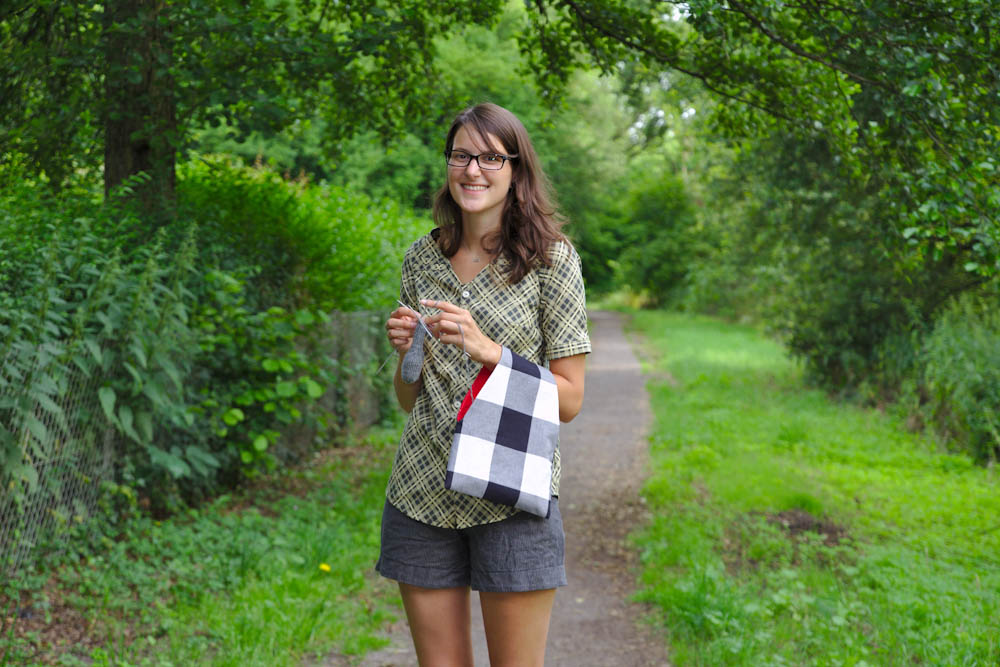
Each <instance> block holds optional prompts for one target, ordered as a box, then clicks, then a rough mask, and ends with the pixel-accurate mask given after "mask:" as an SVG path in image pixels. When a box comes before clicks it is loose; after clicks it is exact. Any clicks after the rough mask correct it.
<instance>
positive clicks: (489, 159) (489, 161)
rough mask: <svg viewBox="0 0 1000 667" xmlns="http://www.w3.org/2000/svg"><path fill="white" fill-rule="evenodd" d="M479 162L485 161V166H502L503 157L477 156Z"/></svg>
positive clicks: (488, 154) (493, 155)
mask: <svg viewBox="0 0 1000 667" xmlns="http://www.w3.org/2000/svg"><path fill="white" fill-rule="evenodd" d="M479 159H480V160H485V161H486V163H487V164H491V165H492V164H503V156H502V155H497V154H496V153H486V154H485V155H480V156H479Z"/></svg>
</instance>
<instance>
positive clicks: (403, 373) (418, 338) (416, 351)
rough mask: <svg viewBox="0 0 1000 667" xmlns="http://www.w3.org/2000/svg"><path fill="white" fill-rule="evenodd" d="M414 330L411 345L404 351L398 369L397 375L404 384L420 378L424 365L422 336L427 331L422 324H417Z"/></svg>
mask: <svg viewBox="0 0 1000 667" xmlns="http://www.w3.org/2000/svg"><path fill="white" fill-rule="evenodd" d="M417 324H418V326H417V328H416V330H415V331H414V332H413V344H412V345H410V349H409V350H407V351H406V355H405V356H404V357H403V364H402V366H401V367H400V369H399V375H400V377H402V378H403V382H405V383H406V384H413V383H414V382H416V381H417V380H418V379H419V378H420V369H421V368H423V365H424V336H426V335H427V329H426V328H425V327H424V323H423V322H418V323H417Z"/></svg>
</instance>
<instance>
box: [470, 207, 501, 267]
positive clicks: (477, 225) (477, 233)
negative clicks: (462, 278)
mask: <svg viewBox="0 0 1000 667" xmlns="http://www.w3.org/2000/svg"><path fill="white" fill-rule="evenodd" d="M499 229H500V216H499V215H496V216H493V215H491V216H474V215H463V216H462V248H463V249H465V250H466V251H468V252H470V253H471V254H473V255H478V256H480V257H486V256H488V255H489V253H487V252H486V251H485V250H484V249H483V239H484V238H486V237H487V236H488V235H490V234H492V233H494V232H496V231H498V230H499Z"/></svg>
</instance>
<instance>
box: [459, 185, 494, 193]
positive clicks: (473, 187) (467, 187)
mask: <svg viewBox="0 0 1000 667" xmlns="http://www.w3.org/2000/svg"><path fill="white" fill-rule="evenodd" d="M487 187H488V186H486V185H469V184H463V185H462V189H463V190H473V191H476V192H481V191H483V190H485V189H486V188H487Z"/></svg>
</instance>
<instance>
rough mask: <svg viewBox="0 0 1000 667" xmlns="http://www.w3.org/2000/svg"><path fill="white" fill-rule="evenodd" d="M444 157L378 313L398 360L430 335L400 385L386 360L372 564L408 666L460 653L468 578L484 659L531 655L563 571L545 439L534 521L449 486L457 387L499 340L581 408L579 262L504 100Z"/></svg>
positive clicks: (538, 646)
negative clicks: (397, 426) (390, 425)
mask: <svg viewBox="0 0 1000 667" xmlns="http://www.w3.org/2000/svg"><path fill="white" fill-rule="evenodd" d="M445 157H446V162H447V165H448V166H447V183H446V184H445V186H444V187H442V188H441V190H440V191H439V192H438V194H437V197H436V199H435V202H434V218H435V221H436V222H437V223H438V225H439V227H438V228H437V229H435V230H433V231H432V232H431V233H430V234H428V235H426V236H424V237H423V238H421V239H419V240H418V241H416V242H415V243H414V244H413V245H412V246H411V247H410V248H409V250H407V252H406V256H405V258H404V260H403V268H402V285H401V290H400V301H401V302H402V303H404V304H406V307H404V306H401V307H399V308H397V309H396V310H395V311H393V313H392V314H391V315H390V317H389V319H388V321H387V322H386V330H387V332H388V337H389V340H390V341H391V343H392V345H393V347H394V348H395V349H396V351H397V352H398V353H399V356H400V360H402V359H403V357H404V355H405V354H406V352H407V351H408V350H409V349H410V346H411V344H412V342H413V337H414V333H415V331H416V328H417V327H418V326H424V325H426V327H427V331H428V332H429V333H430V337H431V340H428V341H426V342H425V343H424V351H425V358H424V361H423V366H422V369H421V374H420V377H419V379H417V380H416V381H415V382H412V383H407V382H405V381H404V380H403V377H402V375H401V372H400V367H397V370H396V376H395V379H394V386H395V390H396V397H397V398H398V400H399V403H400V405H401V406H402V407H403V409H404V410H405V411H407V412H408V413H409V418H408V419H407V423H406V427H405V429H404V431H403V436H402V438H401V441H400V447H399V451H398V452H397V455H396V460H395V463H394V465H393V471H392V476H391V477H390V480H389V486H388V489H387V493H386V505H385V509H384V511H383V516H382V547H381V554H380V557H379V562H378V565H377V569H378V571H379V572H380V573H381V574H382V575H383V576H385V577H388V578H390V579H394V580H396V581H398V582H399V588H400V592H401V595H402V598H403V604H404V607H405V609H406V616H407V619H408V621H409V625H410V631H411V633H412V636H413V642H414V646H415V648H416V652H417V656H418V658H419V660H420V664H421V665H423V666H428V665H434V666H435V667H436V666H444V665H449V666H450V665H456V666H458V665H462V666H464V665H472V662H473V657H472V642H471V637H470V624H471V621H470V608H469V605H470V593H469V590H470V587H471V588H474V589H476V590H478V591H479V598H480V603H481V605H482V611H483V621H484V625H485V631H486V639H487V645H488V647H489V654H490V664H491V665H492V666H493V667H502V666H504V665H518V666H524V665H542V664H543V662H544V658H545V642H546V636H547V634H548V627H549V618H550V616H551V612H552V603H553V600H554V598H555V589H556V587H557V586H562V585H565V583H566V575H565V569H564V564H563V530H562V520H561V518H560V515H559V507H558V498H557V496H558V493H559V452H558V449H557V450H556V453H555V456H554V460H553V476H552V484H551V490H552V496H553V497H552V500H551V502H550V505H549V515H548V517H545V518H543V517H540V516H535V515H533V514H528V513H525V512H519V511H517V510H515V509H514V508H513V507H509V506H507V505H500V504H496V503H492V502H490V501H487V500H483V499H480V498H475V497H472V496H467V495H464V494H460V493H457V492H454V491H451V490H448V489H446V488H445V486H444V480H445V469H446V465H447V461H448V453H449V448H450V445H451V442H452V434H453V431H454V428H455V419H456V413H457V411H458V409H459V407H460V405H461V403H462V399H463V397H464V396H465V394H466V392H467V391H468V390H469V388H470V385H471V383H472V380H473V378H474V377H475V376H476V374H477V372H478V371H479V369H481V368H487V369H489V368H493V367H494V366H495V365H496V364H497V363H498V362H499V361H500V358H501V353H502V349H503V347H507V348H509V349H510V350H511V351H512V352H514V353H516V354H517V355H520V356H521V357H523V358H524V359H527V360H529V361H531V362H533V363H535V364H538V365H546V364H547V365H548V368H549V370H550V371H551V372H552V375H553V377H554V379H555V383H556V386H557V389H558V403H559V419H560V420H561V421H563V422H568V421H570V420H571V419H573V417H575V416H576V414H577V413H578V412H579V410H580V405H581V403H582V402H583V385H584V356H585V355H586V354H587V353H589V352H590V339H589V337H588V335H587V318H586V306H585V297H584V290H583V280H582V277H581V273H580V260H579V256H578V255H577V254H576V251H575V250H574V249H573V247H572V246H571V245H570V244H569V242H568V240H567V239H566V238H565V237H564V236H563V235H562V234H561V232H560V231H559V228H560V220H559V218H558V216H557V213H556V211H555V209H554V207H553V206H552V204H551V203H550V198H549V196H548V192H547V190H548V184H547V181H546V180H545V176H544V174H543V173H542V170H541V166H540V164H539V162H538V157H537V155H536V154H535V150H534V148H533V146H532V144H531V141H530V140H529V138H528V135H527V133H526V132H525V129H524V126H523V125H522V124H521V122H520V121H519V120H518V119H517V118H516V117H515V116H514V115H513V114H512V113H511V112H509V111H507V110H506V109H503V108H501V107H499V106H496V105H494V104H480V105H477V106H474V107H471V108H469V109H466V110H465V111H463V112H462V113H460V114H459V115H458V117H457V118H456V119H455V122H454V123H453V124H452V126H451V129H450V131H449V132H448V136H447V139H446V142H445ZM418 317H422V318H423V325H422V324H420V323H419V322H418V319H417V318H418ZM400 365H401V364H400Z"/></svg>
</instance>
